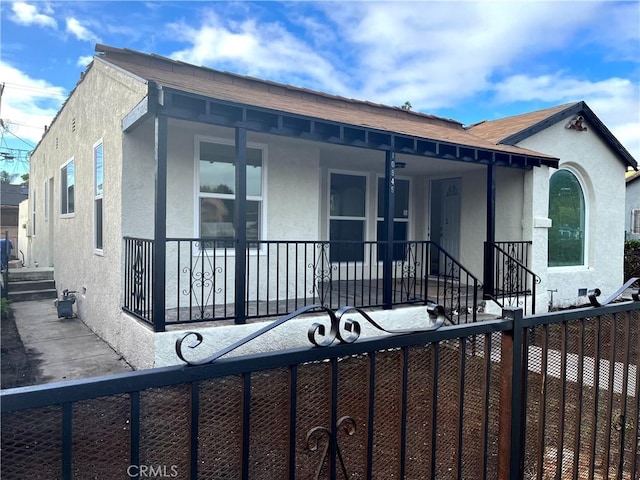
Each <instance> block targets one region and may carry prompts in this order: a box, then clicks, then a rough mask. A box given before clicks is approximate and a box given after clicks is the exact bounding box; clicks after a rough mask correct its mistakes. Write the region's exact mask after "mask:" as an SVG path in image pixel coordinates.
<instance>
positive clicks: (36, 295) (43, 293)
mask: <svg viewBox="0 0 640 480" xmlns="http://www.w3.org/2000/svg"><path fill="white" fill-rule="evenodd" d="M57 297H58V293H57V292H56V289H55V288H47V289H44V290H25V291H23V292H12V291H11V287H9V295H8V299H9V301H10V302H27V301H30V300H46V299H49V298H50V299H52V300H53V299H55V298H57Z"/></svg>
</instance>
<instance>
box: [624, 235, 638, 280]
mask: <svg viewBox="0 0 640 480" xmlns="http://www.w3.org/2000/svg"><path fill="white" fill-rule="evenodd" d="M631 277H640V240H627V241H626V242H625V244H624V278H625V280H628V279H630V278H631Z"/></svg>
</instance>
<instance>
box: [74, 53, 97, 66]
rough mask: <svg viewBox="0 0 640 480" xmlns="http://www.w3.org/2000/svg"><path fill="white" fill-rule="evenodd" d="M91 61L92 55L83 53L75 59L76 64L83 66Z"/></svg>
mask: <svg viewBox="0 0 640 480" xmlns="http://www.w3.org/2000/svg"><path fill="white" fill-rule="evenodd" d="M91 62H93V55H83V56H81V57H79V58H78V60H77V61H76V66H77V67H81V68H85V67H86V66H87V65H89V64H90V63H91Z"/></svg>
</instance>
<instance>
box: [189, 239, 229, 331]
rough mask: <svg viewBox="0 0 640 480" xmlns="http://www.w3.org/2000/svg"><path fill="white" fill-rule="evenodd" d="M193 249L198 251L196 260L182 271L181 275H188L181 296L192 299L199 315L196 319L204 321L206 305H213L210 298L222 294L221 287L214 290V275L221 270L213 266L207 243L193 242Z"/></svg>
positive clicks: (212, 300)
mask: <svg viewBox="0 0 640 480" xmlns="http://www.w3.org/2000/svg"><path fill="white" fill-rule="evenodd" d="M195 248H197V249H198V250H199V254H198V256H197V257H196V260H195V261H193V260H191V262H190V264H189V266H186V267H183V269H182V273H185V274H187V275H188V285H187V288H185V289H183V290H182V295H185V296H187V297H190V298H192V299H193V301H194V302H195V304H196V305H195V310H196V311H197V312H198V313H199V317H197V318H200V319H204V318H205V317H206V313H205V312H206V308H207V305H211V304H213V303H214V299H213V298H212V297H214V295H216V294H220V293H222V287H218V288H216V275H217V274H222V272H223V270H222V267H220V266H214V263H213V260H212V258H211V256H210V255H209V253H208V250H207V242H195Z"/></svg>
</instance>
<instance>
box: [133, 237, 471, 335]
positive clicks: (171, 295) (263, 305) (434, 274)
mask: <svg viewBox="0 0 640 480" xmlns="http://www.w3.org/2000/svg"><path fill="white" fill-rule="evenodd" d="M386 248H387V243H386V242H349V241H279V240H258V241H249V242H248V244H247V250H246V258H245V264H246V265H245V267H244V270H243V271H242V272H238V271H237V270H238V268H243V267H242V266H237V265H236V240H235V239H232V238H231V239H227V238H225V239H221V238H217V239H194V238H169V239H167V243H166V263H165V271H166V278H165V285H164V293H165V312H164V320H165V324H166V325H171V324H180V323H188V322H204V321H215V320H231V319H234V320H236V321H237V319H238V317H239V316H241V317H242V318H246V319H251V318H264V317H273V316H278V315H286V314H289V313H291V312H293V311H295V310H297V309H299V308H301V307H304V306H307V305H313V304H320V305H322V306H324V307H328V308H333V309H336V308H338V307H339V306H341V305H352V306H354V307H358V308H371V307H386V308H388V307H390V306H394V305H404V304H425V303H426V302H427V301H433V302H436V303H440V304H442V305H444V306H445V308H446V312H447V316H448V318H449V320H450V321H451V322H452V323H459V322H470V321H475V320H476V313H477V308H478V289H479V287H480V284H479V282H478V280H477V278H476V277H474V276H473V275H472V274H471V273H470V272H469V271H468V270H466V269H465V268H464V267H463V266H462V265H461V264H460V263H459V262H458V261H457V260H455V259H454V258H452V257H451V255H449V254H448V253H447V252H445V251H444V250H443V249H442V248H440V247H439V246H438V245H436V244H434V243H432V242H429V241H403V242H394V244H393V252H392V255H391V257H392V265H391V269H390V276H391V278H390V279H387V280H386V283H385V272H384V268H383V266H384V261H383V259H384V258H385V257H386ZM152 259H153V242H152V241H150V240H140V239H134V238H126V239H125V262H126V267H125V281H124V288H125V293H124V296H125V298H124V309H125V310H126V311H128V312H130V313H132V314H134V315H136V316H137V317H139V318H141V319H143V320H145V321H147V322H149V323H152V324H153V314H152V311H151V310H152V306H153V303H152V302H151V298H152V285H153V282H154V281H158V280H157V279H156V280H153V271H152ZM238 276H241V277H242V278H243V282H242V283H241V284H239V283H238V282H237V281H236V280H237V278H238ZM238 285H240V288H243V289H244V295H242V296H240V299H241V300H242V301H238V297H237V296H236V294H235V292H236V289H237V288H238Z"/></svg>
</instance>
